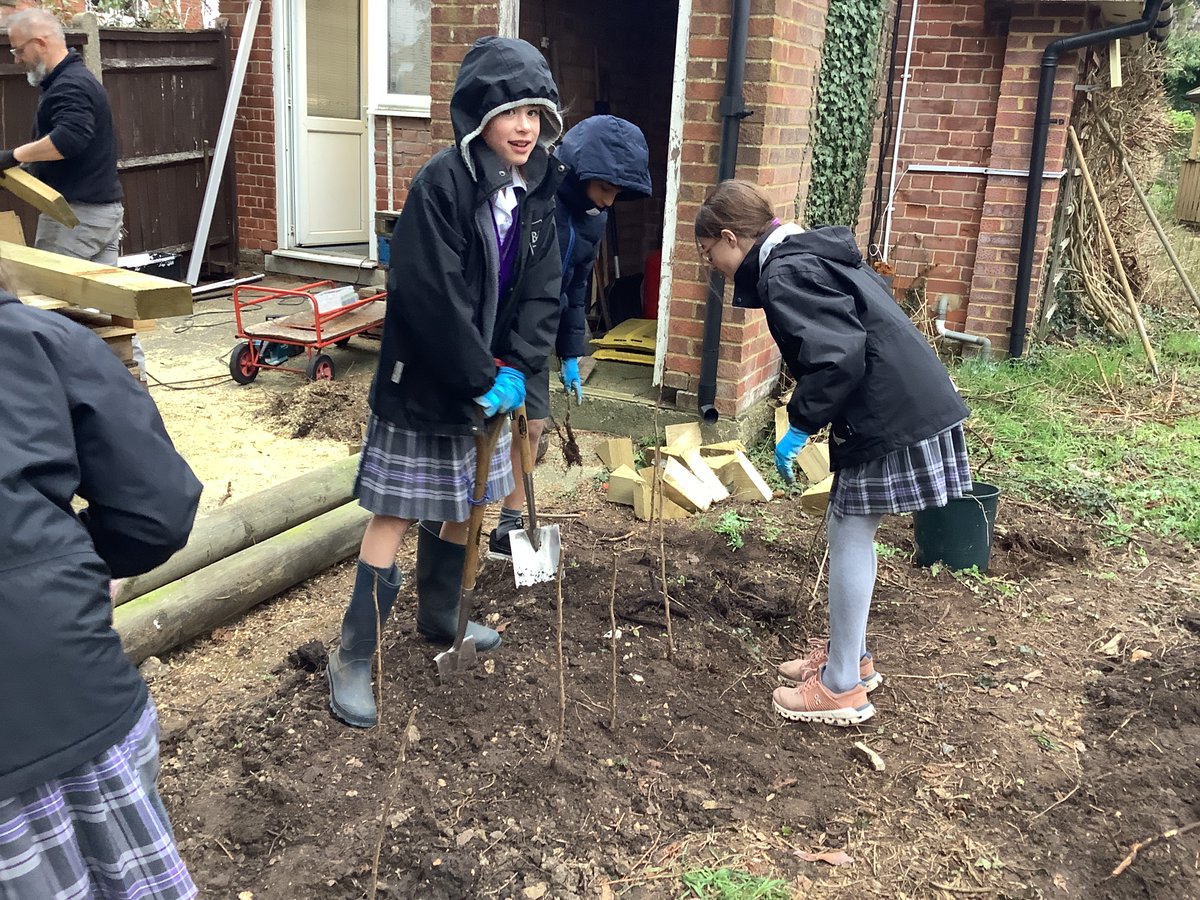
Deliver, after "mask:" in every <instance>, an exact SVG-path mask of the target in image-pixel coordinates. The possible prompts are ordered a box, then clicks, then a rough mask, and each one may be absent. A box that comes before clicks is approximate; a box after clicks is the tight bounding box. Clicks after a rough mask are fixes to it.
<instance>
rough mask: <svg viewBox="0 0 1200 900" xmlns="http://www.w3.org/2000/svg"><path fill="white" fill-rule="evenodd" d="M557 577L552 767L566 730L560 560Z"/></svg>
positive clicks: (561, 565)
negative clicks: (555, 733)
mask: <svg viewBox="0 0 1200 900" xmlns="http://www.w3.org/2000/svg"><path fill="white" fill-rule="evenodd" d="M557 574H558V577H557V579H556V585H557V588H558V591H557V595H558V596H557V600H556V606H557V607H558V740H557V741H556V742H555V746H554V754H553V755H552V756H551V757H550V764H551V765H554V764H555V763H556V762H557V761H558V753H559V751H560V750H562V745H563V740H564V739H565V736H566V730H567V676H566V663H565V661H564V660H563V592H562V581H563V580H562V575H563V563H562V559H561V558H560V559H559V561H558V573H557Z"/></svg>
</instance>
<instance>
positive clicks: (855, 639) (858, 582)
mask: <svg viewBox="0 0 1200 900" xmlns="http://www.w3.org/2000/svg"><path fill="white" fill-rule="evenodd" d="M882 518H883V516H878V515H875V516H837V515H834V514H832V513H830V515H829V518H828V521H827V522H826V531H827V533H828V535H829V662H828V663H827V664H826V665H825V672H824V675H823V677H822V679H821V680H822V681H823V682H824V684H825V687H827V688H829V690H831V691H833V692H835V693H841V692H843V691H848V690H850V689H851V688H852V687H854V686H855V685H856V684H858V682H859V680H860V679H859V672H858V665H859V660H861V659H862V657H864V656H866V654H867V614H868V612H869V611H870V609H871V595H872V594H873V593H874V592H875V572H876V567H877V565H878V560H877V558H876V556H875V532H876V531H877V530H878V529H879V522H880V520H881V519H882Z"/></svg>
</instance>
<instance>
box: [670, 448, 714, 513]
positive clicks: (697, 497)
mask: <svg viewBox="0 0 1200 900" xmlns="http://www.w3.org/2000/svg"><path fill="white" fill-rule="evenodd" d="M659 477H660V478H661V479H662V482H663V485H664V487H663V493H664V494H665V495H666V497H667V499H668V500H673V501H674V502H676V503H678V504H679V505H680V506H682V507H683V508H684V509H686V510H688V511H689V512H704V510H706V509H708V508H709V507H710V506H712V504H713V496H712V492H711V491H709V489H708V487H707V486H706V485H705V484H704V482H703V481H701V480H700V479H699V478H697V477H696V476H695V475H694V474H692V470H691V469H689V468H688V467H687V466H685V465H684V464H683V463H682V462H680V461H679V460H677V459H672V458H670V457H668V458H667V460H666V462H665V463H664V464H663V466H662V472H661V473H660V475H659Z"/></svg>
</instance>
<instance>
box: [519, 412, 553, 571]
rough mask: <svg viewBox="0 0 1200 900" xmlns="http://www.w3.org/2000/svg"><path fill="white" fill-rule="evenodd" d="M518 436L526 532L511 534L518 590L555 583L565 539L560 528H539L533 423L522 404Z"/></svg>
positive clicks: (523, 530) (545, 526)
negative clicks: (534, 474)
mask: <svg viewBox="0 0 1200 900" xmlns="http://www.w3.org/2000/svg"><path fill="white" fill-rule="evenodd" d="M513 423H514V428H513V431H514V434H513V440H514V441H517V442H518V444H519V448H520V451H521V472H522V476H523V477H524V479H525V504H526V506H527V508H528V509H527V512H528V514H529V515H528V521H527V523H526V526H527V527H526V528H524V529H513V530H512V531H510V532H509V533H508V542H509V546H510V547H511V548H512V562H513V574H514V575H515V576H516V578H517V587H527V586H528V585H531V584H540V583H541V582H543V581H553V580H554V578H555V576H556V574H557V573H558V557H559V555H560V553H561V552H562V537H561V535H560V534H559V530H558V526H557V525H543V526H542V527H540V528H539V527H538V521H537V501H535V500H534V497H533V447H531V446H530V445H529V420H528V418H527V417H526V415H525V406H524V404H522V405H521V406H519V407H517V411H516V412H515V413H513Z"/></svg>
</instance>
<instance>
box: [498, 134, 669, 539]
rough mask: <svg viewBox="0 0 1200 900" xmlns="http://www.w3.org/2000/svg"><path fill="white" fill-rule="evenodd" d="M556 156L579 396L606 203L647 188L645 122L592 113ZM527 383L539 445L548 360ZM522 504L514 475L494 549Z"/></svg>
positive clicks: (573, 382) (563, 300)
mask: <svg viewBox="0 0 1200 900" xmlns="http://www.w3.org/2000/svg"><path fill="white" fill-rule="evenodd" d="M558 158H559V159H560V160H561V161H562V162H563V163H565V164H566V166H567V169H568V171H567V176H566V178H564V179H563V182H562V184H561V185H560V186H559V188H558V206H557V208H556V209H555V213H554V218H555V221H556V222H557V224H558V244H559V250H560V252H561V254H562V295H561V297H560V300H559V306H560V308H561V312H562V317H561V319H560V320H559V324H558V337H557V339H556V341H555V344H554V351H555V354H556V355H557V356H558V358H559V360H560V362H561V368H560V372H559V378H560V380H561V381H562V384H563V387H564V388H565V389H566V391H567V394H568V395H571V394H573V395H574V396H575V401H576V402H577V403H582V402H583V380H582V379H581V378H580V376H579V357H581V356H584V355H585V354H586V353H587V340H588V331H587V321H586V313H587V293H588V290H587V289H588V279H589V277H590V276H591V273H592V266H593V265H594V264H595V262H596V254H597V253H598V252H599V249H600V241H601V240H602V239H603V238H604V232H605V229H606V228H607V226H608V212H607V210H608V208H609V207H610V206H612V205H613V203H614V201H616V200H630V199H636V198H639V197H649V196H650V192H651V185H650V150H649V148H648V147H647V146H646V138H645V136H644V135H643V134H642V131H641V129H640V128H638V127H637V126H636V125H634V124H633V123H632V122H627V121H626V120H624V119H619V118H617V117H616V116H592V117H591V118H588V119H584V120H583V121H582V122H580V123H579V124H578V125H576V126H575V127H574V128H572V129H571V130H570V131H568V132H567V133H566V134H565V135H564V136H563V140H562V145H561V146H560V147H559V148H558ZM527 388H528V390H527V392H526V396H525V404H526V412H527V414H528V416H529V440H530V443H532V444H533V445H534V446H535V447H536V446H537V443H538V439H539V438H540V437H541V435H542V431H543V429H544V428H545V420H546V417H547V416H549V415H550V373H549V367H547V370H546V372H545V374H544V375H543V376H541V377H539V378H537V379H535V380H534V381H531V382H529V384H528V385H527ZM568 402H570V396H568ZM512 465H513V468H514V469H515V468H517V467H518V466H519V465H520V460H519V456H518V455H517V454H516V451H515V449H514V455H513V463H512ZM524 505H525V486H524V484H523V483H522V482H521V480H520V479H517V480H516V486H515V487H514V489H513V492H512V493H511V494H509V495H508V496H507V497H505V498H504V505H503V506H502V507H501V508H500V524H499V525H498V526H497V527H496V529H495V530H494V531H493V532H492V534H491V537H490V538H489V541H488V544H489V548H490V550H491V552H492V553H493V554H496V555H501V556H508V555H509V554H510V552H511V548H510V547H509V543H508V534H509V532H510V531H512V530H514V529H519V528H522V527H523V520H522V517H521V510H522V508H523V507H524Z"/></svg>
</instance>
